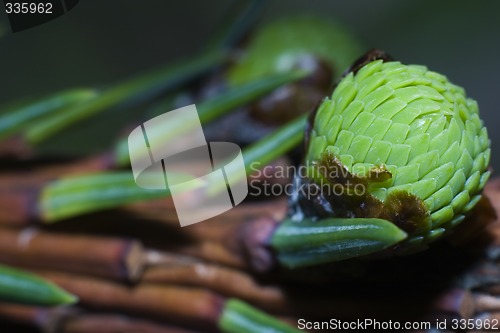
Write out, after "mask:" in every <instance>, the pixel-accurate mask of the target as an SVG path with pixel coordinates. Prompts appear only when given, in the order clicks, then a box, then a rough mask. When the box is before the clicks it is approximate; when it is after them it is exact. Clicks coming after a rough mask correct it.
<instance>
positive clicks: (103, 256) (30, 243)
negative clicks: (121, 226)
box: [0, 228, 144, 281]
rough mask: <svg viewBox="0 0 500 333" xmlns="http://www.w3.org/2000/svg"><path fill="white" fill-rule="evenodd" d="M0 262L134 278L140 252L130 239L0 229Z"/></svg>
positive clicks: (139, 269) (141, 262)
mask: <svg viewBox="0 0 500 333" xmlns="http://www.w3.org/2000/svg"><path fill="white" fill-rule="evenodd" d="M0 261H1V262H3V263H6V264H11V265H15V266H22V267H28V268H44V269H56V270H63V271H69V272H76V273H82V274H89V275H96V276H102V277H107V278H113V279H122V280H129V281H134V280H136V279H138V278H139V276H140V275H141V274H142V271H143V268H144V251H143V248H142V245H141V243H140V242H138V241H135V240H132V239H123V238H117V237H97V236H83V235H72V234H57V233H49V232H45V231H41V230H37V229H33V228H31V229H24V230H23V231H15V230H9V229H1V230H0Z"/></svg>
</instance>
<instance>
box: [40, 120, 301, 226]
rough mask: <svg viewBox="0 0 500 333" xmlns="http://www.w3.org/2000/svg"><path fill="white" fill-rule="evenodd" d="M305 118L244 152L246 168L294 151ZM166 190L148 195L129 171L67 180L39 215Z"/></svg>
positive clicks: (47, 193)
mask: <svg viewBox="0 0 500 333" xmlns="http://www.w3.org/2000/svg"><path fill="white" fill-rule="evenodd" d="M305 122H306V115H304V116H302V117H299V118H297V119H296V120H294V121H292V122H290V123H289V124H287V125H285V126H284V127H282V128H280V129H279V130H277V131H276V132H275V133H272V134H271V135H269V136H266V137H264V138H262V139H261V140H259V141H258V142H256V143H255V144H253V145H251V146H249V147H247V148H246V149H243V157H244V160H245V167H246V169H247V170H250V168H251V165H252V164H253V163H258V164H259V166H260V167H264V166H265V165H266V163H268V162H270V161H273V160H275V159H276V158H278V157H280V156H282V155H283V154H284V153H286V152H287V151H289V150H290V149H293V148H294V147H296V146H297V145H298V144H299V143H300V142H301V140H302V137H303V133H304V126H305ZM168 196H170V193H169V192H168V191H167V190H161V191H151V190H145V189H142V188H140V187H139V186H137V184H136V183H135V182H134V178H133V176H132V173H131V172H130V171H122V172H108V173H101V174H96V175H84V176H75V177H68V178H66V179H61V180H58V181H55V182H53V183H51V184H49V185H47V186H46V187H45V188H44V189H43V190H42V194H41V197H40V202H39V209H40V215H41V216H42V217H43V219H44V220H45V221H47V222H56V221H60V220H62V219H64V218H68V217H73V216H78V215H81V214H85V213H90V212H94V211H98V210H102V209H103V208H112V207H119V206H122V205H124V204H127V203H131V202H134V201H146V200H150V199H152V198H162V197H168Z"/></svg>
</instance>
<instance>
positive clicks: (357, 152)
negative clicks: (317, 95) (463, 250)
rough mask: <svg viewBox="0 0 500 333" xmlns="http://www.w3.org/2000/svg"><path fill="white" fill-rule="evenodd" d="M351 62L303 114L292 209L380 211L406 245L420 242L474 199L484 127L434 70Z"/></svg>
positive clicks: (483, 175) (483, 160) (483, 155)
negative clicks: (300, 164)
mask: <svg viewBox="0 0 500 333" xmlns="http://www.w3.org/2000/svg"><path fill="white" fill-rule="evenodd" d="M370 60H373V58H372V59H370ZM358 65H359V66H358V68H357V69H356V70H354V71H351V72H350V73H348V74H347V75H346V76H345V77H344V78H343V79H342V80H341V81H340V82H339V84H338V85H337V87H336V88H335V89H334V91H333V94H332V96H331V98H325V99H324V101H323V102H322V104H321V105H320V106H319V107H318V109H317V111H316V115H315V116H314V118H313V120H312V121H311V122H312V123H311V124H310V125H311V126H310V130H309V132H308V139H307V153H306V157H305V161H304V162H305V166H306V173H305V174H303V175H302V176H301V177H298V178H300V179H299V180H298V186H307V187H308V191H304V190H302V191H301V192H300V193H301V195H300V196H299V199H298V200H297V205H296V208H298V211H299V212H300V213H301V214H302V215H305V216H306V217H311V216H314V217H316V218H323V217H332V216H334V217H369V218H383V219H386V220H389V221H391V222H393V223H394V224H396V225H397V226H398V227H399V228H401V229H403V230H404V231H405V232H407V233H408V234H409V236H410V237H409V239H408V240H406V241H405V242H406V243H405V244H406V245H408V247H410V246H409V245H414V246H417V247H418V246H421V245H423V244H426V243H428V242H430V241H433V240H435V239H437V238H439V237H441V236H442V235H443V234H444V232H445V231H446V230H447V229H450V228H453V227H454V226H456V225H457V224H459V223H460V222H461V221H462V220H463V219H464V214H466V213H467V212H469V211H471V209H472V208H473V207H474V206H475V205H476V203H477V202H478V201H479V199H480V197H481V191H482V189H483V187H484V185H485V183H486V181H487V180H488V178H489V176H490V172H489V171H488V170H487V167H488V164H489V159H490V140H489V138H488V134H487V131H486V128H485V127H484V126H483V122H482V121H481V119H480V118H479V111H478V106H477V103H476V102H475V101H474V100H472V99H470V98H468V97H467V96H466V94H465V92H464V89H463V88H461V87H459V86H457V85H454V84H453V83H451V82H450V81H448V79H447V78H446V77H445V76H443V75H441V74H438V73H436V72H433V71H430V70H428V69H427V68H426V67H424V66H418V65H404V64H401V63H400V62H397V61H385V62H384V61H383V60H375V61H370V62H368V61H367V63H365V64H363V65H362V64H359V63H358ZM312 190H315V191H316V192H318V193H319V194H317V193H313V191H312ZM311 193H312V194H311Z"/></svg>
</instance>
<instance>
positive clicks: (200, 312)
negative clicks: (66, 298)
mask: <svg viewBox="0 0 500 333" xmlns="http://www.w3.org/2000/svg"><path fill="white" fill-rule="evenodd" d="M36 272H37V273H38V274H39V275H41V276H42V277H44V278H46V279H48V280H50V281H53V282H54V283H56V284H58V285H59V286H61V287H62V288H64V289H65V290H68V291H69V292H71V293H73V294H75V295H77V296H78V297H79V298H80V301H81V303H82V304H84V305H87V306H90V307H93V308H98V309H104V310H108V311H120V312H121V311H123V312H125V313H129V314H134V315H139V316H147V317H154V318H158V319H162V320H168V321H171V322H173V323H178V324H181V325H182V326H189V327H211V328H215V327H216V324H217V321H218V319H219V315H220V313H221V310H222V307H223V305H224V298H222V297H221V296H219V295H217V294H215V293H213V292H211V291H208V290H204V289H199V288H187V287H184V288H183V287H177V286H156V285H147V284H145V285H138V286H136V287H129V286H125V285H122V284H118V283H114V282H110V281H105V280H101V279H96V278H87V277H83V276H78V275H74V274H67V273H56V272H49V271H36Z"/></svg>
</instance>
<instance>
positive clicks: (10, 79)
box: [0, 0, 500, 167]
mask: <svg viewBox="0 0 500 333" xmlns="http://www.w3.org/2000/svg"><path fill="white" fill-rule="evenodd" d="M230 3H231V0H219V1H216V2H215V1H206V0H190V1H175V2H174V1H161V0H147V1H146V0H144V1H138V0H120V1H102V0H80V3H79V5H78V6H77V7H75V8H74V9H73V10H72V11H70V12H69V13H67V14H66V15H64V16H62V17H60V18H58V19H56V20H53V21H51V22H48V23H46V24H43V25H41V26H38V27H35V28H32V29H29V30H25V31H22V32H19V33H15V34H12V33H11V32H10V30H9V28H8V24H7V20H6V15H5V14H4V13H3V12H2V13H1V14H0V19H1V20H2V22H1V24H0V25H1V27H0V34H1V33H2V32H1V31H2V30H3V36H2V37H0V87H1V89H0V104H3V103H4V102H8V101H11V100H15V99H18V98H24V97H26V96H33V95H40V94H45V93H51V92H54V91H57V90H61V89H64V88H68V87H74V86H96V85H97V86H99V85H105V84H108V83H113V82H116V81H119V80H121V79H123V78H127V77H130V76H133V75H134V74H136V73H139V72H141V71H144V70H148V69H152V68H154V67H155V66H158V65H162V64H165V63H168V62H171V61H174V60H176V59H182V58H183V57H184V56H186V55H190V54H192V53H194V52H196V51H198V50H200V48H201V47H202V46H203V44H204V42H205V41H206V40H207V38H208V37H209V36H210V35H211V33H212V32H213V30H214V27H215V26H216V24H217V22H219V21H220V20H221V18H222V16H223V14H224V9H225V8H226V7H228V5H230ZM303 12H311V13H319V14H321V15H326V16H330V17H332V18H335V19H336V20H338V21H340V22H342V23H344V24H345V25H346V26H347V27H348V28H350V29H351V30H352V31H353V33H354V34H356V35H357V36H358V37H359V38H360V39H361V41H362V42H363V43H364V45H365V46H366V47H367V49H368V48H371V47H377V48H380V49H383V50H385V51H387V52H389V53H390V54H391V55H393V56H394V57H395V58H397V59H399V60H401V61H402V62H404V63H417V64H425V65H427V66H428V67H429V68H430V69H433V70H436V71H439V72H441V73H443V74H445V75H447V76H448V78H450V79H451V80H452V81H453V82H455V83H457V84H459V85H462V86H463V87H465V88H466V90H467V92H468V94H469V96H471V97H473V98H475V99H476V100H477V101H478V102H479V106H480V110H481V114H482V117H483V119H484V120H485V123H486V124H487V126H488V128H489V132H490V136H491V139H492V145H493V151H494V153H493V154H492V156H493V157H492V159H493V165H494V166H497V167H498V166H499V165H500V154H499V152H498V150H499V149H500V148H499V147H498V145H497V144H496V143H497V142H498V141H499V140H500V131H499V132H497V131H495V127H496V124H497V121H498V115H497V113H498V112H497V108H498V107H497V102H496V99H497V98H498V96H499V95H500V91H499V79H498V78H499V77H500V61H499V59H498V54H500V43H499V36H500V19H499V15H500V1H495V0H489V1H488V0H485V1H456V0H455V1H451V0H446V1H435V0H432V1H431V0H423V1H422V0H419V1H417V0H407V1H399V0H383V1H382V0H379V1H368V0H354V1H331V0H315V1H305V0H302V1H299V0H274V1H269V3H268V5H267V7H266V8H265V10H264V13H263V16H262V18H261V20H269V19H272V18H274V17H278V16H283V15H287V14H290V13H303ZM116 112H118V111H116ZM119 118H120V117H116V114H114V115H111V116H110V115H109V114H108V115H102V116H99V118H98V120H101V121H96V119H93V120H92V121H88V122H86V123H84V124H80V125H78V126H77V127H76V128H72V129H71V130H70V131H66V132H67V133H66V135H68V136H70V137H71V136H73V137H76V138H80V139H81V138H85V137H87V138H89V137H90V136H89V135H88V133H89V131H93V130H92V129H93V128H95V127H92V126H101V128H102V127H103V126H104V127H107V128H109V129H110V131H111V132H113V130H116V129H120V127H121V125H122V123H121V122H120V119H119ZM95 124H98V125H95ZM108 139H109V138H108ZM103 140H105V139H103ZM56 141H59V142H60V141H61V137H58V139H56ZM80 141H82V140H80ZM91 145H93V144H92V143H91V141H90V143H89V142H86V146H87V147H85V145H82V146H79V147H80V148H79V149H82V150H84V149H89V146H91Z"/></svg>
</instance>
